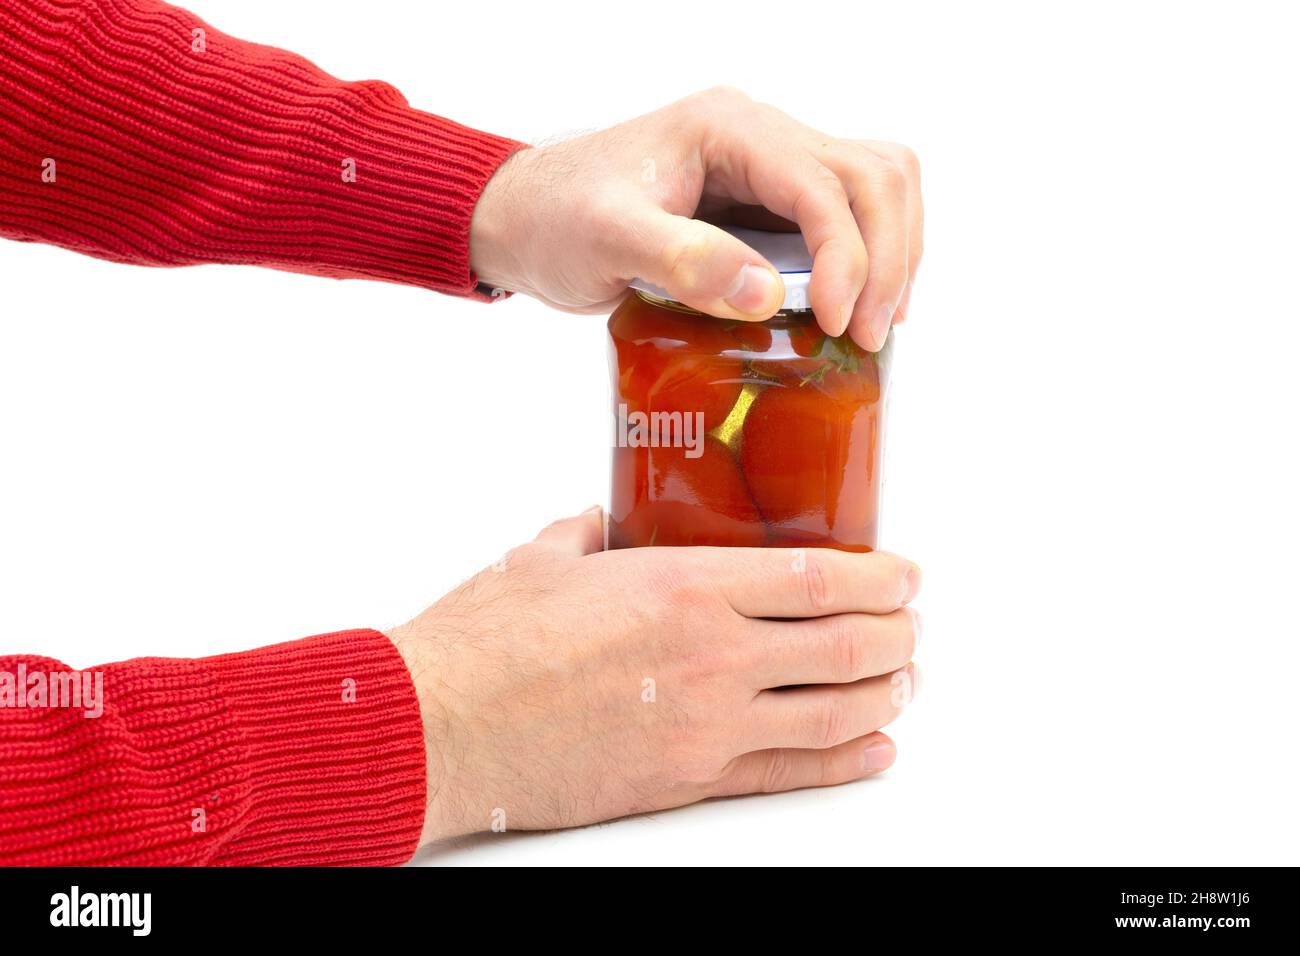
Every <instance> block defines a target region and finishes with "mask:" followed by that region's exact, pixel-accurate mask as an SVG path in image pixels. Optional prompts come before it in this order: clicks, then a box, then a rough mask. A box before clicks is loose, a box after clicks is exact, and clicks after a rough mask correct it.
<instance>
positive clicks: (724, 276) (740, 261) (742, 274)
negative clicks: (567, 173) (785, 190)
mask: <svg viewBox="0 0 1300 956" xmlns="http://www.w3.org/2000/svg"><path fill="white" fill-rule="evenodd" d="M635 235H636V236H637V237H638V239H637V241H636V243H635V244H634V246H633V248H631V249H629V250H628V252H629V258H630V259H631V261H629V262H627V263H625V264H623V268H624V271H626V272H627V273H628V274H629V275H632V276H635V277H637V278H639V279H644V280H645V281H646V282H650V283H653V284H654V285H657V286H659V287H660V288H661V289H664V290H665V291H666V292H667V293H668V295H669V297H670V298H672V299H675V300H676V301H678V302H680V303H682V304H683V305H688V306H690V307H691V308H692V309H697V310H698V311H700V312H704V313H706V314H708V315H714V316H717V317H718V318H721V319H747V320H750V321H755V320H759V319H766V318H770V317H771V316H772V314H773V313H774V312H776V311H777V310H778V309H779V308H780V307H781V300H782V299H783V298H784V296H785V284H784V283H783V282H782V281H781V276H780V275H779V274H778V273H777V271H776V269H774V268H773V267H772V264H771V263H770V262H768V261H767V260H766V259H764V258H763V257H762V256H760V255H759V254H758V253H757V252H755V251H754V250H753V249H751V248H749V246H747V245H745V244H744V243H743V242H741V241H740V240H739V239H737V238H736V237H735V236H732V235H730V234H729V233H726V232H723V231H722V230H721V229H719V228H718V227H717V226H715V225H712V224H711V223H707V222H702V221H700V220H698V219H686V218H685V217H683V216H674V215H672V214H671V213H667V212H664V211H663V210H662V209H659V208H657V207H647V208H646V210H645V212H644V213H643V214H642V215H641V216H640V221H639V222H637V223H636V229H635Z"/></svg>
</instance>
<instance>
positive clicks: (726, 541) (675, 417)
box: [609, 227, 894, 551]
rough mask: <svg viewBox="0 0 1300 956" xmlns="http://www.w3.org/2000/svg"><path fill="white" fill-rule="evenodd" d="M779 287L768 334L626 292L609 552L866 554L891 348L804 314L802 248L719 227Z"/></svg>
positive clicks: (617, 340) (653, 295)
mask: <svg viewBox="0 0 1300 956" xmlns="http://www.w3.org/2000/svg"><path fill="white" fill-rule="evenodd" d="M727 230H728V231H729V232H731V233H732V234H733V235H735V236H737V237H739V238H740V239H741V240H743V241H744V242H745V243H747V244H748V245H749V246H751V247H752V248H754V249H756V250H757V251H758V252H760V253H761V254H763V255H764V256H765V257H766V258H767V260H768V261H769V262H771V263H772V264H773V265H774V266H775V267H776V268H777V270H778V271H779V272H780V273H781V275H782V278H783V280H784V282H785V289H786V297H785V302H784V304H783V306H782V309H781V311H780V312H778V313H777V314H776V315H775V316H774V317H773V318H771V319H769V320H768V321H766V322H759V323H754V322H737V321H730V320H722V319H715V318H712V317H710V316H706V315H703V314H701V313H699V312H696V311H694V310H693V309H689V308H687V307H686V306H684V305H681V304H680V303H678V302H674V301H672V300H671V299H669V298H668V297H667V295H666V293H665V292H664V291H663V290H662V289H657V288H655V287H654V286H651V285H649V284H647V283H644V282H642V281H640V280H637V281H635V282H633V283H632V287H633V289H634V292H633V294H632V295H631V296H629V297H628V298H627V299H625V300H624V301H623V303H622V304H621V305H619V307H618V308H617V309H616V310H615V311H614V314H613V315H611V316H610V319H609V335H610V344H611V351H610V360H611V370H612V374H613V399H614V402H613V404H614V439H613V467H612V471H611V479H612V480H611V484H612V488H611V501H610V508H609V547H610V548H635V547H646V546H651V545H719V546H727V547H793V548H798V547H832V548H840V549H842V550H845V551H871V550H873V549H875V547H876V529H877V521H878V516H879V510H880V487H881V454H882V440H883V437H884V407H885V392H886V386H887V384H888V379H889V374H888V373H889V354H890V352H891V350H892V348H893V338H894V337H893V333H892V332H891V333H890V335H889V337H888V339H886V342H885V346H884V348H883V349H881V351H880V352H878V353H871V352H867V351H865V350H863V349H861V348H859V347H858V346H857V345H856V344H854V342H853V341H852V340H851V339H850V338H849V337H848V335H842V336H840V337H839V338H832V337H831V336H828V335H826V334H825V333H823V332H822V331H821V329H820V328H819V327H818V324H817V319H816V316H814V315H813V313H812V312H811V311H809V310H808V308H807V288H808V280H809V276H810V275H811V272H812V262H811V258H810V257H809V255H808V250H807V247H806V246H805V244H804V242H803V238H802V236H800V235H799V234H798V233H772V232H758V231H755V230H750V229H741V228H739V227H727Z"/></svg>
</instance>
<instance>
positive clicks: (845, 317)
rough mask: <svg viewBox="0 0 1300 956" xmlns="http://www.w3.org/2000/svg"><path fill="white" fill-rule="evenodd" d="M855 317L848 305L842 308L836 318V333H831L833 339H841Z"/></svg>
mask: <svg viewBox="0 0 1300 956" xmlns="http://www.w3.org/2000/svg"><path fill="white" fill-rule="evenodd" d="M852 317H853V310H852V309H851V308H849V307H848V306H847V305H842V306H840V311H839V312H838V313H836V316H835V331H834V332H832V333H831V335H832V337H834V338H837V339H838V338H839V337H840V336H841V335H843V334H844V330H845V329H847V328H848V327H849V319H851V318H852Z"/></svg>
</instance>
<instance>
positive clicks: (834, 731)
mask: <svg viewBox="0 0 1300 956" xmlns="http://www.w3.org/2000/svg"><path fill="white" fill-rule="evenodd" d="M808 719H809V723H810V725H811V726H810V727H809V734H808V739H809V740H811V741H812V742H813V746H814V747H816V748H817V749H818V750H825V749H827V748H829V747H834V746H835V745H836V744H838V743H840V742H842V741H844V740H847V739H848V726H849V715H848V712H847V711H846V710H845V707H844V705H843V704H842V703H841V702H840V699H839V695H837V694H833V693H832V694H825V695H823V696H822V697H821V698H820V699H819V700H818V702H817V704H816V705H815V706H814V707H813V708H812V710H811V713H810V715H809V718H808Z"/></svg>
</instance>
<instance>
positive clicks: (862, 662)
mask: <svg viewBox="0 0 1300 956" xmlns="http://www.w3.org/2000/svg"><path fill="white" fill-rule="evenodd" d="M827 644H828V646H829V655H830V666H831V669H832V672H833V673H835V674H837V675H838V676H840V677H844V678H850V679H852V678H855V677H857V676H858V675H860V674H863V673H864V669H865V667H866V664H867V651H866V647H865V645H864V642H863V641H862V633H861V630H860V628H858V627H855V626H853V625H852V624H850V623H849V622H848V620H847V619H840V620H836V621H835V622H834V623H833V624H831V625H830V634H829V635H828V637H827Z"/></svg>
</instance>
